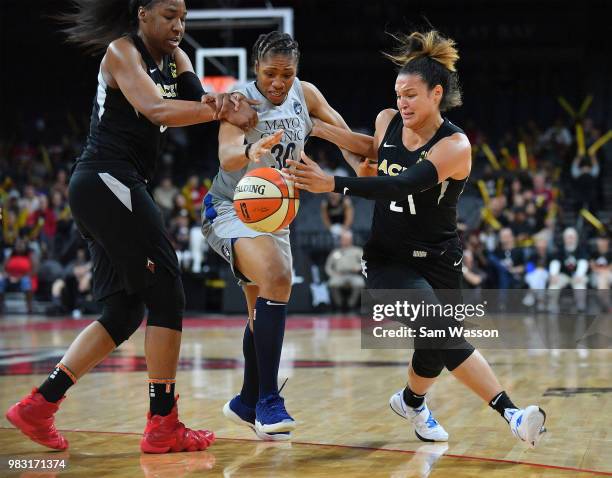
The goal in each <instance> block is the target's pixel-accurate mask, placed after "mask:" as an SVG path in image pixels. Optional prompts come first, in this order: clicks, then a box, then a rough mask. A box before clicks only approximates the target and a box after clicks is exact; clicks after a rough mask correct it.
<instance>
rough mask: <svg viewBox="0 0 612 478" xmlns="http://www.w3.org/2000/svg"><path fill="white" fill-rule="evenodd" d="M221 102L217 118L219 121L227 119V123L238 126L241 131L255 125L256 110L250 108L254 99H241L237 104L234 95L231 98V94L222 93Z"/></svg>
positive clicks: (256, 120) (256, 119)
mask: <svg viewBox="0 0 612 478" xmlns="http://www.w3.org/2000/svg"><path fill="white" fill-rule="evenodd" d="M223 96H224V98H223V104H222V107H221V110H220V111H219V114H218V115H217V119H219V121H227V122H228V123H231V124H233V125H234V126H238V127H239V128H240V129H242V130H243V131H247V130H249V129H251V128H254V127H255V126H257V122H258V121H259V120H258V118H257V112H256V111H255V110H254V109H253V108H252V106H251V104H252V102H253V101H254V100H248V99H246V98H245V99H242V100H239V101H238V106H237V109H236V106H235V104H234V101H236V97H234V98H233V99H232V95H228V94H224V95H223Z"/></svg>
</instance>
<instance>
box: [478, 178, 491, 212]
mask: <svg viewBox="0 0 612 478" xmlns="http://www.w3.org/2000/svg"><path fill="white" fill-rule="evenodd" d="M477 184H478V189H480V195H481V196H482V200H483V201H484V203H485V206H488V205H489V203H490V202H491V196H489V190H488V189H487V185H486V183H485V182H484V181H483V180H482V179H479V180H478V183H477Z"/></svg>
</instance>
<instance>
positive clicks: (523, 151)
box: [518, 141, 529, 169]
mask: <svg viewBox="0 0 612 478" xmlns="http://www.w3.org/2000/svg"><path fill="white" fill-rule="evenodd" d="M518 153H519V162H520V165H521V169H527V168H529V160H528V159H527V146H525V143H523V142H522V141H521V142H520V143H519V144H518Z"/></svg>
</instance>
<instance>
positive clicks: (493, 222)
mask: <svg viewBox="0 0 612 478" xmlns="http://www.w3.org/2000/svg"><path fill="white" fill-rule="evenodd" d="M482 218H483V219H484V221H485V222H486V223H487V224H489V225H490V226H491V227H492V228H493V229H495V230H496V231H499V230H500V229H501V228H502V225H501V223H500V222H499V221H498V220H497V219H496V218H495V216H494V215H493V213H492V212H491V210H490V209H489V208H485V209H483V210H482Z"/></svg>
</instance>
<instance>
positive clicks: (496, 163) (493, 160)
mask: <svg viewBox="0 0 612 478" xmlns="http://www.w3.org/2000/svg"><path fill="white" fill-rule="evenodd" d="M482 152H483V153H484V154H485V156H486V157H487V159H488V160H489V163H491V166H493V169H495V170H497V171H499V170H500V169H501V166H500V165H499V161H497V158H496V157H495V154H494V153H493V151H492V150H491V148H490V147H489V145H488V144H487V143H485V144H483V145H482Z"/></svg>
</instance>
